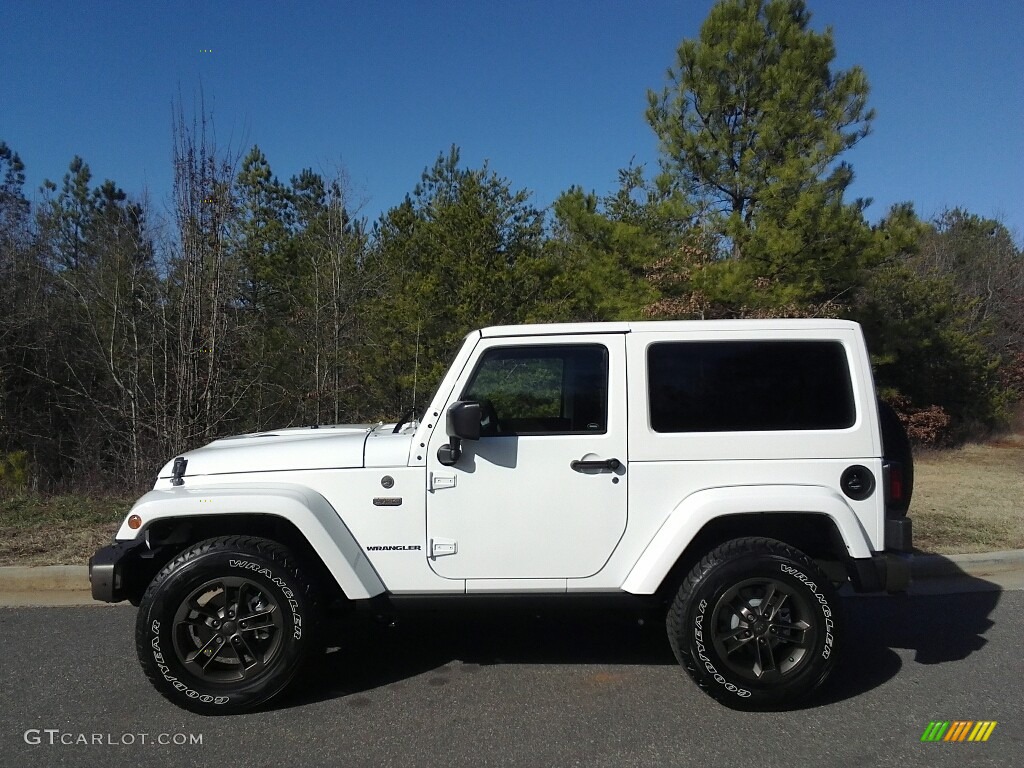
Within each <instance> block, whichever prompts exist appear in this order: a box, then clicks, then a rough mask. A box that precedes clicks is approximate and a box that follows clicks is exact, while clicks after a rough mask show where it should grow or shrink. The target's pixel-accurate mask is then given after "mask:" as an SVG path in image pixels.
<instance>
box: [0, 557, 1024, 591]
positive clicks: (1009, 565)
mask: <svg viewBox="0 0 1024 768" xmlns="http://www.w3.org/2000/svg"><path fill="white" fill-rule="evenodd" d="M1007 572H1019V573H1024V549H1011V550H1006V551H1004V552H980V553H977V554H970V555H914V558H913V563H912V565H911V574H912V578H913V579H914V580H915V581H918V580H920V581H925V580H928V579H950V578H957V577H963V576H967V577H975V578H981V577H984V576H991V575H993V574H1003V573H1007ZM89 590H90V585H89V568H88V567H87V566H84V565H35V566H23V565H14V566H2V567H0V594H3V593H9V592H88V591H89Z"/></svg>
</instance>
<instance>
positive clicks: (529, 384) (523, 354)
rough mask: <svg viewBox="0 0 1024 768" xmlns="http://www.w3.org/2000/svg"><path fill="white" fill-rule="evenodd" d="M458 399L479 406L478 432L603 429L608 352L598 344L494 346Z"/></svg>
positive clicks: (600, 430)
mask: <svg viewBox="0 0 1024 768" xmlns="http://www.w3.org/2000/svg"><path fill="white" fill-rule="evenodd" d="M461 399H463V400H475V401H477V402H479V403H480V404H481V405H482V406H483V422H482V424H481V433H482V434H484V435H501V434H518V435H523V434H534V435H536V434H564V433H592V434H600V433H603V432H604V431H605V429H606V425H607V408H608V352H607V350H606V349H605V347H603V346H600V345H597V344H586V345H573V346H543V347H495V348H493V349H489V350H488V351H487V352H485V353H484V355H483V358H482V359H481V360H480V363H479V364H478V365H477V369H476V371H475V372H474V374H473V378H472V379H470V382H469V385H468V386H467V387H466V390H465V392H463V394H462V398H461Z"/></svg>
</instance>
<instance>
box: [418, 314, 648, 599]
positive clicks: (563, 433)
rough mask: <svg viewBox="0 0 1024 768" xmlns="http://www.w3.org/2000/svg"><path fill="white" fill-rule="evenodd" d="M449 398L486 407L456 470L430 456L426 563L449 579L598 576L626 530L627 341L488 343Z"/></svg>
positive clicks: (619, 337)
mask: <svg viewBox="0 0 1024 768" xmlns="http://www.w3.org/2000/svg"><path fill="white" fill-rule="evenodd" d="M466 370H467V372H466V373H465V374H463V377H462V378H461V379H460V380H459V382H458V383H457V384H456V386H455V388H454V390H453V396H452V397H451V399H450V401H449V403H448V405H449V406H450V405H451V403H453V402H455V401H457V400H471V401H475V402H479V403H480V404H481V413H482V418H481V437H480V439H479V440H472V441H471V440H464V441H463V442H462V455H461V457H460V458H459V460H458V462H456V464H455V465H454V466H444V465H442V464H441V463H440V461H439V460H438V457H437V451H438V448H440V447H441V446H442V445H445V444H446V443H448V442H449V438H448V436H447V435H446V434H445V429H444V420H443V419H441V420H439V421H440V423H439V424H438V427H437V429H435V430H434V433H433V435H432V437H431V440H430V443H429V445H428V446H427V483H428V488H427V536H428V548H427V556H428V557H429V558H430V566H431V568H433V570H434V571H435V572H436V573H437V574H439V575H441V576H444V577H447V578H453V579H560V578H582V577H586V576H591V575H593V574H595V573H597V572H598V571H599V570H601V568H602V567H603V566H604V564H605V563H606V562H607V560H608V558H609V557H610V556H611V554H612V551H613V550H614V549H615V546H616V545H617V544H618V541H619V539H620V538H621V537H622V534H623V532H624V531H625V528H626V484H627V482H628V476H627V472H626V467H627V456H626V366H625V335H624V334H607V335H579V336H552V337H542V338H530V339H525V338H522V337H513V338H492V339H484V340H483V341H482V342H481V348H480V351H479V353H478V354H477V355H476V358H475V363H474V364H472V365H469V366H467V368H466Z"/></svg>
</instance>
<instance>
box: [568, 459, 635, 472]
mask: <svg viewBox="0 0 1024 768" xmlns="http://www.w3.org/2000/svg"><path fill="white" fill-rule="evenodd" d="M569 466H570V467H572V468H573V469H575V470H576V471H577V472H582V471H583V470H585V469H607V470H609V471H611V472H614V471H615V470H616V469H618V468H619V467H621V466H622V462H621V461H619V460H618V459H600V460H598V461H580V460H579V459H576V460H575V461H572V462H570V463H569Z"/></svg>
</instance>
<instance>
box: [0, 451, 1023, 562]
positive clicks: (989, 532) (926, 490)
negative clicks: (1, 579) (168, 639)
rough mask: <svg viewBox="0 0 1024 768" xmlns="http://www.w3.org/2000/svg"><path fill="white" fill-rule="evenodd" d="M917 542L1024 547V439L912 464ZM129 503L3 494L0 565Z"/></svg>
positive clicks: (98, 531)
mask: <svg viewBox="0 0 1024 768" xmlns="http://www.w3.org/2000/svg"><path fill="white" fill-rule="evenodd" d="M915 472H916V480H915V488H914V500H913V503H912V505H911V508H910V516H911V517H912V518H913V520H914V543H915V545H916V546H917V548H918V549H919V550H921V551H924V552H938V553H941V554H955V553H965V552H989V551H996V550H1002V549H1024V435H1015V436H1011V437H1004V438H1001V439H999V440H995V441H992V442H990V443H986V444H984V445H967V446H964V447H963V448H959V449H956V450H951V451H928V452H925V453H923V454H921V455H919V456H918V457H917V458H916V460H915ZM131 504H132V499H128V498H119V497H82V496H70V495H63V496H40V495H36V494H18V495H14V496H6V497H3V496H0V566H2V565H76V564H81V565H84V564H85V563H86V562H87V561H88V559H89V556H90V555H91V554H92V553H93V552H94V551H95V550H96V549H97V548H99V547H101V546H103V545H104V544H107V543H109V542H110V540H111V538H112V537H113V535H114V532H115V531H116V530H117V527H118V525H119V524H120V523H121V521H122V520H123V519H124V516H125V515H126V514H127V513H128V509H129V508H130V507H131Z"/></svg>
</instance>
